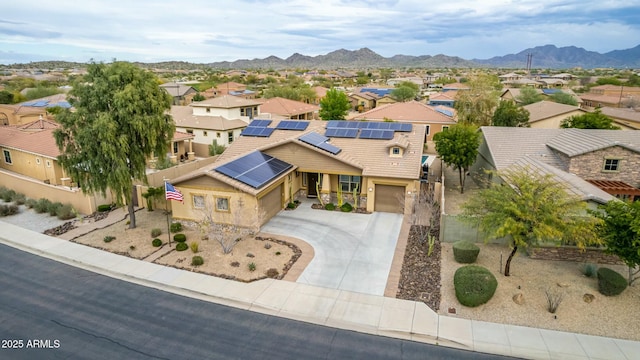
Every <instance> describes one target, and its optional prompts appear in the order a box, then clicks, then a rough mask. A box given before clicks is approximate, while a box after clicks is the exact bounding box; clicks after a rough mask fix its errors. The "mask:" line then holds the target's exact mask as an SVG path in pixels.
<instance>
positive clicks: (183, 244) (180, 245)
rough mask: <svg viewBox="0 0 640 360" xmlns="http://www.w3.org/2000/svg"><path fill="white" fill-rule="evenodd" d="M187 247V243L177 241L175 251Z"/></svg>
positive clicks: (183, 249)
mask: <svg viewBox="0 0 640 360" xmlns="http://www.w3.org/2000/svg"><path fill="white" fill-rule="evenodd" d="M188 248H189V245H187V244H185V243H183V242H181V243H178V245H176V251H185V250H187V249H188Z"/></svg>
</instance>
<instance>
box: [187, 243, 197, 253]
mask: <svg viewBox="0 0 640 360" xmlns="http://www.w3.org/2000/svg"><path fill="white" fill-rule="evenodd" d="M189 247H190V248H191V252H193V253H194V254H195V253H197V252H198V247H199V246H198V242H197V241H192V242H191V243H190V244H189Z"/></svg>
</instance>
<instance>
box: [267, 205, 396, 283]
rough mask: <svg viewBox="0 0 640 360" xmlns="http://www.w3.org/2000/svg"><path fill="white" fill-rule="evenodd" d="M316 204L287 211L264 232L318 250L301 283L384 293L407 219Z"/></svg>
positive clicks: (300, 280) (300, 279)
mask: <svg viewBox="0 0 640 360" xmlns="http://www.w3.org/2000/svg"><path fill="white" fill-rule="evenodd" d="M312 203H313V201H303V202H302V204H300V206H298V208H297V209H295V210H293V211H281V212H280V213H278V215H276V216H274V217H273V218H272V219H271V220H270V221H269V222H268V223H267V224H265V225H264V226H263V227H262V229H261V230H262V231H263V232H266V233H271V234H276V235H285V236H291V237H295V238H298V239H300V240H303V241H305V242H307V243H308V244H309V245H311V246H313V249H314V251H315V256H314V258H313V260H311V263H310V264H309V265H308V266H307V267H306V269H305V270H304V271H303V272H302V274H301V275H300V277H299V278H298V280H297V282H299V283H304V284H309V285H314V286H322V287H326V288H331V289H340V290H347V291H354V292H359V293H365V294H371V295H381V296H382V295H384V290H385V287H386V284H387V278H388V276H389V271H390V269H391V262H392V260H393V255H394V251H395V248H396V243H397V241H398V235H399V233H400V227H401V225H402V215H401V214H392V213H373V214H353V213H343V212H338V211H325V210H314V209H311V204H312Z"/></svg>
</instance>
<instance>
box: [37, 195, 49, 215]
mask: <svg viewBox="0 0 640 360" xmlns="http://www.w3.org/2000/svg"><path fill="white" fill-rule="evenodd" d="M49 206H51V201H49V199H45V198H40V199H38V202H36V204H35V205H34V206H33V210H35V211H36V213H38V214H42V213H46V212H47V211H49Z"/></svg>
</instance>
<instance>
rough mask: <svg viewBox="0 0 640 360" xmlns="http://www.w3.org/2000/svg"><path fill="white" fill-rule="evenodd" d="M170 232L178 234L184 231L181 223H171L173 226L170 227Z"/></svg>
mask: <svg viewBox="0 0 640 360" xmlns="http://www.w3.org/2000/svg"><path fill="white" fill-rule="evenodd" d="M169 231H171V232H172V233H177V232H180V231H182V224H181V223H179V222H174V223H171V226H170V227H169Z"/></svg>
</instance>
